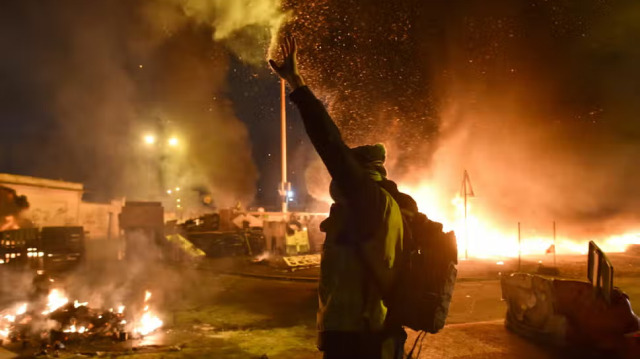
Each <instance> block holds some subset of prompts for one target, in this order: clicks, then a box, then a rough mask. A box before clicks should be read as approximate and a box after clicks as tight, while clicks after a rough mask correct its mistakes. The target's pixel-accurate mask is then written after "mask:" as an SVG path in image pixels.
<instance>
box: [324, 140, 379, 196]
mask: <svg viewBox="0 0 640 359" xmlns="http://www.w3.org/2000/svg"><path fill="white" fill-rule="evenodd" d="M351 153H352V154H353V157H354V158H355V159H356V161H357V162H358V164H359V165H361V166H362V168H364V169H365V170H366V171H367V172H368V174H369V176H371V178H372V179H373V180H374V181H378V182H379V181H382V180H384V179H386V178H387V169H386V168H385V167H384V161H385V160H386V158H387V150H386V149H385V147H384V145H383V144H381V143H376V144H375V145H364V146H358V147H353V148H351ZM329 193H330V194H331V198H333V200H334V201H335V202H341V199H342V195H341V194H340V193H339V191H338V188H337V187H336V185H335V184H334V182H333V181H331V184H330V185H329Z"/></svg>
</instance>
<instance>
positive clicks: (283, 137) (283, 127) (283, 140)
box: [280, 79, 288, 213]
mask: <svg viewBox="0 0 640 359" xmlns="http://www.w3.org/2000/svg"><path fill="white" fill-rule="evenodd" d="M285 106H286V94H285V83H284V80H283V79H280V151H281V155H282V158H281V161H282V174H281V175H282V183H281V189H280V191H281V194H280V196H281V197H282V213H287V209H288V208H287V207H288V206H287V204H288V202H287V201H288V196H287V195H288V193H287V192H288V188H287V110H286V107H285Z"/></svg>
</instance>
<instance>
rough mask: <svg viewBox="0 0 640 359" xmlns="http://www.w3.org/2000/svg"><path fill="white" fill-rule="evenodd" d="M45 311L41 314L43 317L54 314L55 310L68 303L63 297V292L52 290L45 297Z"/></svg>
mask: <svg viewBox="0 0 640 359" xmlns="http://www.w3.org/2000/svg"><path fill="white" fill-rule="evenodd" d="M47 299H48V301H47V309H46V310H45V311H44V312H42V314H43V315H47V314H49V313H52V312H55V311H56V309H58V308H60V307H62V306H63V305H65V304H67V303H69V299H68V298H67V297H66V296H65V295H64V292H62V290H60V289H52V290H51V292H49V295H48V296H47ZM76 302H77V301H76Z"/></svg>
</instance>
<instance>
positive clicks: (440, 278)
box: [360, 181, 458, 333]
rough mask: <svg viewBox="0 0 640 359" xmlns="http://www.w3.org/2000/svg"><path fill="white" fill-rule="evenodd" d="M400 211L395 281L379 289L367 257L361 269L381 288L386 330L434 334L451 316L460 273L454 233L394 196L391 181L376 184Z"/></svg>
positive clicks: (403, 197)
mask: <svg viewBox="0 0 640 359" xmlns="http://www.w3.org/2000/svg"><path fill="white" fill-rule="evenodd" d="M379 184H380V187H381V188H383V189H384V190H385V191H387V192H388V193H389V194H390V195H391V196H392V197H393V199H394V200H395V201H396V202H397V203H398V205H399V206H400V209H401V211H402V222H403V233H404V234H403V239H402V241H403V250H402V255H401V256H400V257H399V258H398V260H399V262H398V263H397V264H396V265H399V266H400V267H399V268H398V272H397V277H396V278H395V279H394V281H393V283H392V284H391V285H390V286H389V287H387V286H384V285H382V283H381V282H380V279H379V278H377V275H376V274H375V271H373V270H372V268H371V265H370V264H369V263H368V261H367V260H366V258H364V256H363V255H362V253H361V254H360V255H361V257H362V258H363V263H364V266H365V268H367V270H368V271H369V272H370V273H371V275H372V277H373V279H374V282H376V283H377V284H376V285H377V286H378V287H379V288H381V291H382V294H383V296H382V297H383V301H384V303H385V305H386V307H387V308H388V310H389V311H388V315H387V321H386V324H387V326H388V327H397V326H400V325H402V326H405V327H409V328H411V329H413V330H416V331H422V332H426V333H437V332H438V331H440V329H442V328H443V327H444V324H445V321H446V319H447V315H448V313H449V304H451V296H452V295H453V287H454V285H455V282H456V277H457V274H458V270H457V269H456V264H458V245H457V242H456V236H455V234H454V233H453V232H452V231H451V232H447V233H445V232H444V231H443V230H442V224H441V223H438V222H434V221H432V220H430V219H429V218H427V216H426V215H425V214H423V213H420V212H418V206H417V204H416V202H415V200H414V199H413V198H411V196H409V195H407V194H405V193H402V192H400V191H398V188H397V186H396V184H395V183H393V182H392V181H383V182H380V183H379Z"/></svg>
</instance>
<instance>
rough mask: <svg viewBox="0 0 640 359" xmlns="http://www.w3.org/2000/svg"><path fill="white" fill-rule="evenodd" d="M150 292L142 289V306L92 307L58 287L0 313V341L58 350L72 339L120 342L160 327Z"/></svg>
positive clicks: (147, 333)
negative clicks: (70, 298) (136, 308)
mask: <svg viewBox="0 0 640 359" xmlns="http://www.w3.org/2000/svg"><path fill="white" fill-rule="evenodd" d="M151 297H152V295H151V292H150V291H145V296H144V301H143V302H142V305H143V309H142V310H141V311H136V310H135V309H133V310H129V308H135V305H134V306H131V307H125V306H124V305H119V306H117V307H115V308H108V309H105V308H92V307H90V306H89V303H88V302H81V301H79V300H73V301H71V300H69V298H68V297H67V295H66V294H65V292H64V291H63V290H62V289H60V288H53V289H51V290H50V291H49V292H48V294H47V295H46V297H45V296H40V298H36V299H34V300H32V301H30V302H22V303H17V304H14V305H11V306H9V307H8V308H7V309H5V310H3V311H1V312H0V340H2V341H3V342H5V341H8V342H10V343H20V342H21V343H22V344H23V346H26V345H28V344H29V343H31V344H36V343H37V345H40V347H41V348H42V349H43V350H46V349H47V348H53V349H56V350H57V349H62V348H64V347H65V345H64V343H69V342H76V341H96V340H109V339H110V340H115V341H124V340H127V339H137V338H142V337H144V336H147V335H149V334H151V333H153V332H155V331H156V330H158V329H159V328H161V327H162V325H163V321H162V320H161V319H160V318H159V317H158V315H157V314H156V313H155V311H153V310H152V309H151Z"/></svg>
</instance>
